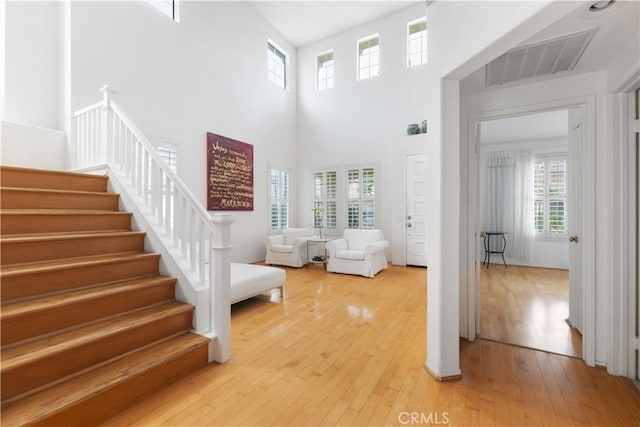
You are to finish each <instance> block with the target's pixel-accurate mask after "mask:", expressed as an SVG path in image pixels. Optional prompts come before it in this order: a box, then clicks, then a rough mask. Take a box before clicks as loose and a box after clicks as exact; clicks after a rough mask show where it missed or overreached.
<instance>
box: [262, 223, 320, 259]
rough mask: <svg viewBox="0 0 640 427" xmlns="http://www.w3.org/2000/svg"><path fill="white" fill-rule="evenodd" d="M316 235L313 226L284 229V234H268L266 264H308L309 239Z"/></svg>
mask: <svg viewBox="0 0 640 427" xmlns="http://www.w3.org/2000/svg"><path fill="white" fill-rule="evenodd" d="M313 236H314V229H313V228H290V227H287V228H285V229H284V231H283V234H277V235H275V236H267V241H266V243H267V253H266V255H265V257H264V262H265V264H276V265H286V266H289V267H302V266H304V265H306V264H307V261H308V260H307V239H309V238H310V237H313Z"/></svg>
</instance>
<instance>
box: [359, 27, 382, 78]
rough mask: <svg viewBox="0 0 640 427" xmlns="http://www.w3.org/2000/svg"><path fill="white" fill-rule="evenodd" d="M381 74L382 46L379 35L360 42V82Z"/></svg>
mask: <svg viewBox="0 0 640 427" xmlns="http://www.w3.org/2000/svg"><path fill="white" fill-rule="evenodd" d="M378 74H380V46H379V40H378V34H373V35H371V36H368V37H365V38H364V39H360V40H358V80H365V79H370V78H372V77H376V76H377V75H378Z"/></svg>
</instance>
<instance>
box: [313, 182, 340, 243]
mask: <svg viewBox="0 0 640 427" xmlns="http://www.w3.org/2000/svg"><path fill="white" fill-rule="evenodd" d="M313 226H314V227H315V228H324V229H327V230H331V231H334V232H336V233H337V232H338V172H336V171H335V170H326V171H317V172H314V173H313Z"/></svg>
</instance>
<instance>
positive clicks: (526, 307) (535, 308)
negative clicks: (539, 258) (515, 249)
mask: <svg viewBox="0 0 640 427" xmlns="http://www.w3.org/2000/svg"><path fill="white" fill-rule="evenodd" d="M480 297H481V299H482V302H481V307H482V308H481V311H480V316H481V317H480V319H481V320H480V322H481V332H480V335H479V336H480V337H482V338H486V339H490V340H494V341H499V342H502V343H507V344H515V345H521V346H524V347H529V348H534V349H538V350H544V351H550V352H552V353H558V354H564V355H566V356H573V357H578V358H581V357H582V336H581V335H580V333H579V332H578V331H577V330H576V329H574V328H571V327H570V326H569V325H568V324H567V322H566V321H565V319H566V318H567V317H568V316H569V272H568V271H567V270H554V269H547V268H532V267H520V266H509V268H504V266H502V265H491V266H490V267H489V268H488V269H487V268H482V277H481V293H480Z"/></svg>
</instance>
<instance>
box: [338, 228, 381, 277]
mask: <svg viewBox="0 0 640 427" xmlns="http://www.w3.org/2000/svg"><path fill="white" fill-rule="evenodd" d="M387 247H389V242H388V241H386V240H385V239H384V235H383V234H382V231H381V230H356V229H346V230H344V233H343V238H342V239H337V240H332V241H330V242H328V243H327V251H328V252H329V262H328V263H327V271H332V272H334V273H345V274H357V275H360V276H365V277H373V276H375V275H376V274H377V273H378V272H379V271H380V270H384V269H386V268H387V256H386V254H385V250H386V249H387Z"/></svg>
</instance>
